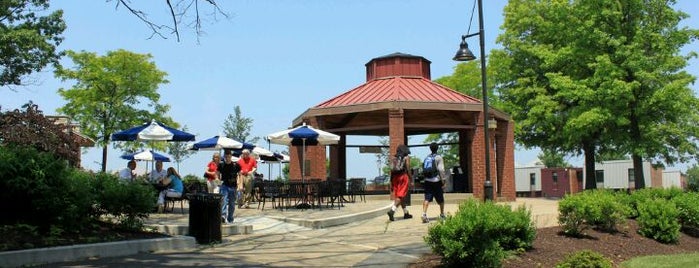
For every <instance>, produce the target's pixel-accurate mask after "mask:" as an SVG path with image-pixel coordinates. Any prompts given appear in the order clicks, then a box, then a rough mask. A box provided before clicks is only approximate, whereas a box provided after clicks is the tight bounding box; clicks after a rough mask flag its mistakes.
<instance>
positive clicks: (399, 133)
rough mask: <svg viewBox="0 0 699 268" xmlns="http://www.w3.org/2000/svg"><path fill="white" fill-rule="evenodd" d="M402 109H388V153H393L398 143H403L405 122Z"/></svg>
mask: <svg viewBox="0 0 699 268" xmlns="http://www.w3.org/2000/svg"><path fill="white" fill-rule="evenodd" d="M403 119H404V114H403V109H390V110H388V143H389V151H388V155H395V154H396V149H398V145H401V144H405V124H404V122H403Z"/></svg>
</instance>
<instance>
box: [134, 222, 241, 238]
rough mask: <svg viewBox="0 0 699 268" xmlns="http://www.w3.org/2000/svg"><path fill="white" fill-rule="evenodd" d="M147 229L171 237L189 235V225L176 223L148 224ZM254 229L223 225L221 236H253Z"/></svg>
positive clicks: (236, 225)
mask: <svg viewBox="0 0 699 268" xmlns="http://www.w3.org/2000/svg"><path fill="white" fill-rule="evenodd" d="M146 227H148V228H153V229H155V230H157V231H158V232H159V233H165V234H169V235H189V225H181V224H175V223H168V224H165V223H162V224H146ZM252 232H253V228H252V225H249V224H229V225H224V224H221V235H223V236H226V235H238V234H252Z"/></svg>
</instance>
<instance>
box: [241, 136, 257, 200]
mask: <svg viewBox="0 0 699 268" xmlns="http://www.w3.org/2000/svg"><path fill="white" fill-rule="evenodd" d="M238 166H240V173H238V190H239V191H241V192H244V193H245V194H244V196H243V198H241V199H239V200H240V201H239V202H238V207H239V208H240V207H242V206H243V205H244V206H245V208H250V201H251V200H252V181H253V178H254V176H253V175H254V174H255V171H256V170H257V160H255V158H252V157H250V150H248V149H243V152H242V153H241V155H240V159H238Z"/></svg>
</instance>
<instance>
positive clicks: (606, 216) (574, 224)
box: [558, 190, 629, 236]
mask: <svg viewBox="0 0 699 268" xmlns="http://www.w3.org/2000/svg"><path fill="white" fill-rule="evenodd" d="M618 195H619V194H616V193H614V192H611V191H608V190H592V191H585V192H582V193H579V194H576V195H566V196H565V197H564V198H563V199H562V200H561V201H560V202H559V203H558V211H559V216H558V222H559V224H560V225H561V227H562V228H563V231H564V233H566V234H567V235H570V236H580V235H581V234H582V232H583V231H584V230H585V229H587V228H589V227H595V228H598V229H600V230H603V231H608V232H614V231H617V229H618V225H620V224H623V223H624V222H625V221H626V217H627V215H628V214H629V208H628V207H627V206H626V205H624V204H623V203H621V202H620V201H619V199H618V198H617V196H618Z"/></svg>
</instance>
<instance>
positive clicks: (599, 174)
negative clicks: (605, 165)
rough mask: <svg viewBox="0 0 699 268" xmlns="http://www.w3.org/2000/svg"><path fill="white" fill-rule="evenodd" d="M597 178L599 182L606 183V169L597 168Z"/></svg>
mask: <svg viewBox="0 0 699 268" xmlns="http://www.w3.org/2000/svg"><path fill="white" fill-rule="evenodd" d="M595 180H596V181H597V183H604V170H595Z"/></svg>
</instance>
